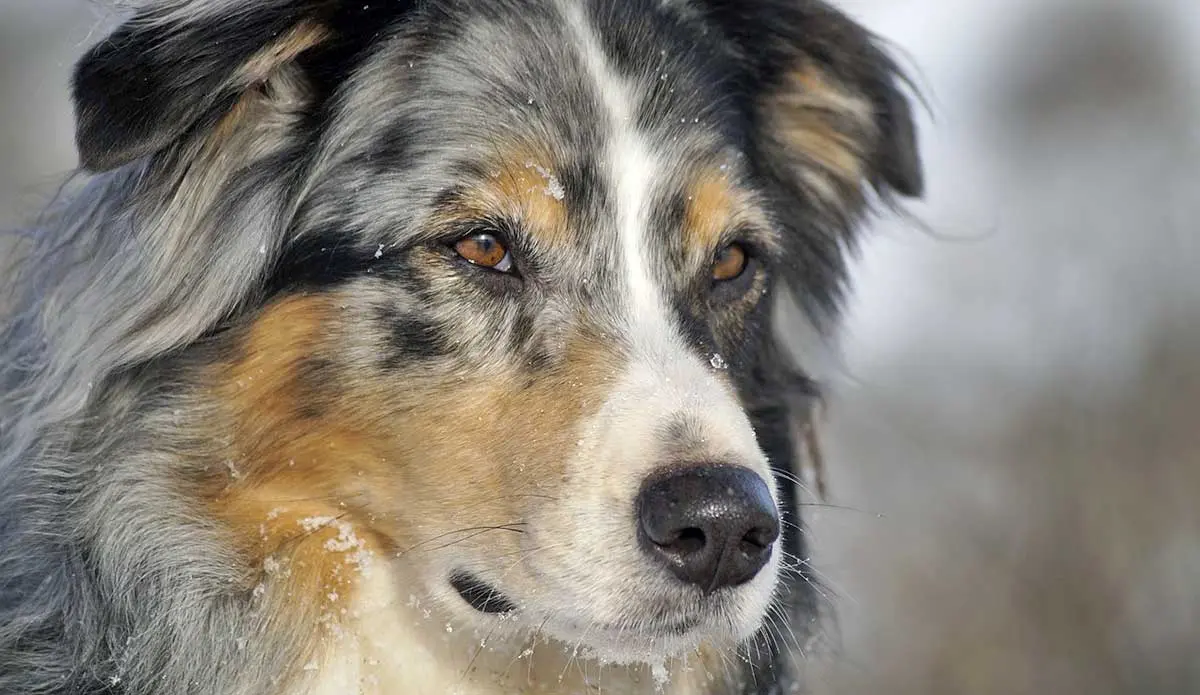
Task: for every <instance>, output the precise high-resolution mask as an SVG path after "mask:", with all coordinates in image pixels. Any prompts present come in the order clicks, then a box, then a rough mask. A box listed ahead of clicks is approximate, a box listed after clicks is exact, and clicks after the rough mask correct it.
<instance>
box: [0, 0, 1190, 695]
mask: <svg viewBox="0 0 1200 695" xmlns="http://www.w3.org/2000/svg"><path fill="white" fill-rule="evenodd" d="M839 4H840V5H841V6H842V7H844V8H845V9H846V10H848V11H849V12H850V13H852V14H853V15H855V16H856V17H857V18H859V19H860V20H861V21H863V22H864V23H865V24H867V25H868V26H869V27H871V28H872V29H873V30H875V31H876V32H877V33H879V34H881V35H882V36H884V37H885V38H886V39H887V40H888V41H889V42H890V43H891V44H892V45H893V47H894V48H895V50H896V51H897V52H898V53H899V55H900V56H901V58H902V60H903V62H904V64H905V65H906V66H907V67H908V68H909V69H910V70H911V71H912V72H913V74H914V75H915V77H916V79H917V82H918V84H919V86H920V87H921V88H922V90H923V91H924V93H925V96H926V97H927V99H928V101H929V105H930V112H929V113H928V114H926V116H925V118H924V119H923V121H922V124H921V126H922V131H923V144H924V148H925V154H926V161H927V163H928V170H929V181H930V196H929V198H928V199H927V200H926V201H924V202H923V203H921V204H919V205H912V206H911V207H910V212H911V214H912V218H913V219H903V218H899V217H889V218H885V219H882V220H880V221H879V222H878V223H876V224H874V225H873V229H872V230H871V231H872V233H871V236H870V238H869V241H868V242H867V243H866V245H865V246H864V248H863V252H862V256H861V258H860V260H859V262H858V263H857V264H856V267H855V274H856V284H857V291H856V295H855V298H854V301H853V302H852V304H851V306H850V313H849V316H848V320H847V322H846V325H845V330H844V332H843V334H842V335H841V336H840V337H839V341H838V342H837V343H836V344H833V345H829V346H826V349H823V350H821V351H819V357H820V359H819V363H820V364H821V365H822V367H821V371H822V373H823V376H824V377H825V378H826V380H827V381H829V382H830V387H831V391H832V399H831V401H830V404H829V405H830V407H829V410H828V416H827V423H826V425H825V427H824V432H823V434H824V449H825V458H826V465H827V469H828V476H829V482H830V485H831V499H830V500H829V502H831V503H833V504H836V505H839V506H837V507H813V508H812V509H810V510H809V519H810V520H811V521H812V523H813V526H814V536H815V548H814V560H813V561H814V563H815V564H816V566H817V567H818V568H819V569H820V571H821V573H822V575H823V579H824V580H825V583H826V585H827V589H826V590H827V591H828V592H829V594H830V598H831V599H833V600H834V601H835V602H836V605H837V606H838V620H837V630H836V631H832V632H831V638H832V639H835V640H836V641H837V646H838V650H837V652H836V653H830V652H829V651H828V650H825V649H821V648H817V649H816V650H815V651H814V653H813V655H812V656H810V658H809V660H808V664H809V667H810V673H811V683H812V686H813V689H814V690H815V691H816V692H819V693H847V694H851V693H852V694H854V695H876V694H884V693H886V694H888V695H893V694H895V695H905V694H908V693H913V694H917V693H920V694H922V695H943V694H945V695H949V694H951V693H954V694H965V695H990V694H993V693H994V694H997V695H999V694H1005V695H1017V694H1025V693H1030V694H1033V693H1039V694H1064V695H1074V694H1076V693H1078V694H1080V695H1084V694H1087V695H1104V694H1107V693H1113V694H1116V693H1122V694H1124V693H1129V694H1133V693H1137V694H1139V695H1157V694H1160V693H1161V694H1164V695H1165V694H1168V693H1169V694H1171V695H1177V694H1200V426H1198V425H1200V423H1198V420H1200V221H1198V220H1200V5H1198V4H1197V3H1196V0H1120V1H1118V0H953V1H951V0H842V2H840V3H839ZM111 19H112V17H111V14H110V12H109V10H107V9H105V6H104V5H102V4H100V3H97V2H89V1H88V0H0V227H4V228H13V227H15V226H17V225H18V224H20V223H21V222H22V221H28V220H29V219H30V218H31V217H32V216H33V215H35V214H36V213H37V211H38V209H39V207H40V205H41V203H42V201H44V200H45V198H46V197H47V196H48V195H49V194H51V193H52V192H53V191H54V189H55V187H56V185H57V184H58V183H59V181H60V180H61V179H62V177H63V176H64V175H65V174H67V173H68V172H69V170H70V169H71V167H72V166H74V163H75V153H74V147H73V143H72V122H71V111H70V108H69V101H68V89H67V81H66V80H67V76H68V74H69V71H70V68H71V62H72V60H73V59H74V58H75V57H76V56H77V55H78V54H80V53H81V52H82V51H83V50H84V49H85V48H86V47H87V46H88V45H90V44H91V43H92V42H93V41H94V40H96V38H98V36H99V35H100V34H102V33H103V29H104V26H105V25H106V23H107V22H108V21H110V20H111ZM3 252H4V251H3V249H2V248H0V253H3ZM3 265H4V264H3V263H0V267H3ZM810 646H811V645H810Z"/></svg>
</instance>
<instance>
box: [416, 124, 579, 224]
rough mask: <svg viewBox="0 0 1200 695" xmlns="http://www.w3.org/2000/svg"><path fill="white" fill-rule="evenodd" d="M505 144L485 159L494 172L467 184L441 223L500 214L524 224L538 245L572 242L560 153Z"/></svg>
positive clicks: (438, 220)
mask: <svg viewBox="0 0 1200 695" xmlns="http://www.w3.org/2000/svg"><path fill="white" fill-rule="evenodd" d="M502 147H504V145H498V146H497V148H496V149H494V150H493V152H494V154H492V156H491V157H489V159H488V161H487V162H486V163H485V164H484V166H485V167H486V168H487V169H489V173H488V176H487V177H486V178H484V179H483V180H482V181H478V182H474V183H472V184H471V185H470V186H468V187H465V188H464V189H463V191H462V195H461V196H460V197H459V198H458V200H457V201H456V205H455V206H454V207H453V208H451V209H448V210H442V211H440V213H439V216H438V219H437V220H436V222H438V223H441V224H453V223H455V222H458V221H461V220H463V219H472V218H480V219H489V218H494V217H496V216H497V215H500V216H504V217H507V218H509V219H512V220H514V221H516V222H518V223H519V224H521V226H522V231H523V232H524V233H525V234H528V235H529V237H530V238H531V239H532V240H533V241H534V243H535V244H539V245H544V246H546V247H549V248H561V247H563V246H566V245H568V244H570V243H571V242H572V241H573V236H572V235H571V226H570V224H569V222H568V211H567V204H566V200H565V197H566V191H565V190H564V188H563V183H562V180H561V179H560V178H559V176H558V174H557V173H555V172H556V165H555V162H554V158H553V157H551V156H550V155H549V154H548V153H547V152H545V151H543V150H542V149H541V148H536V147H526V146H522V145H517V144H513V145H512V146H511V147H509V148H508V149H500V148H502Z"/></svg>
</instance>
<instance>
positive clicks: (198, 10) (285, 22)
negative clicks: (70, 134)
mask: <svg viewBox="0 0 1200 695" xmlns="http://www.w3.org/2000/svg"><path fill="white" fill-rule="evenodd" d="M336 4H337V3H335V2H332V1H331V0H253V1H250V0H246V1H244V2H202V1H199V0H166V1H164V0H151V1H150V2H148V3H146V5H145V7H144V9H142V10H141V11H139V12H138V13H137V14H136V15H135V16H134V17H133V18H132V19H130V20H129V21H127V22H126V23H125V24H123V25H122V26H120V27H119V28H118V29H117V30H116V31H115V32H114V33H113V34H112V35H111V36H109V37H108V38H107V39H106V40H104V41H102V42H101V43H99V44H98V45H97V46H95V47H94V48H92V49H91V50H90V51H89V52H88V53H87V54H86V55H85V56H84V57H83V58H82V59H81V60H80V61H79V63H78V64H77V65H76V68H75V75H74V97H75V111H76V121H77V127H76V128H77V129H76V143H77V145H78V148H79V155H80V162H81V164H82V165H83V167H84V168H86V169H89V170H92V171H105V170H109V169H114V168H116V167H119V166H121V165H123V164H126V163H128V162H131V161H133V160H136V159H139V158H141V157H144V156H147V155H150V154H154V153H156V152H159V151H160V150H162V149H164V148H167V147H168V146H170V145H172V144H173V143H175V142H177V141H178V140H179V139H180V138H182V137H183V136H184V135H185V134H186V133H188V132H190V131H192V130H193V129H212V128H215V127H216V125H217V123H219V122H220V121H221V119H222V118H223V117H224V116H226V115H227V114H228V113H229V112H231V111H232V110H233V109H234V108H235V106H236V105H237V104H238V103H239V101H240V99H241V98H242V96H243V95H244V94H245V93H246V92H247V91H248V90H250V89H252V88H254V87H255V86H256V85H261V84H264V83H266V82H267V81H268V80H269V78H271V76H272V75H274V74H275V73H276V72H277V71H279V70H280V69H282V68H283V67H284V66H286V65H288V64H290V63H292V62H293V61H295V60H296V59H297V58H298V57H299V56H300V55H301V54H303V53H304V52H306V51H308V50H309V49H311V48H313V47H314V46H317V45H319V44H321V43H322V42H323V41H325V40H326V39H327V38H329V35H330V30H329V27H328V24H327V20H328V19H329V18H330V17H331V15H332V12H333V11H334V6H335V5H336Z"/></svg>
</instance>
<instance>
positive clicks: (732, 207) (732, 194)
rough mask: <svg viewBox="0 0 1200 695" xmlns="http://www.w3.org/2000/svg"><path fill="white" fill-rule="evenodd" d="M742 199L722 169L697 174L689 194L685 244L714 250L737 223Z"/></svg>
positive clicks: (685, 216)
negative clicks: (740, 199)
mask: <svg viewBox="0 0 1200 695" xmlns="http://www.w3.org/2000/svg"><path fill="white" fill-rule="evenodd" d="M738 207H739V201H738V199H737V193H736V191H735V190H734V189H733V186H732V183H731V182H730V180H729V177H728V176H727V175H725V174H724V173H722V172H721V171H720V170H718V169H712V170H706V171H704V172H703V173H701V174H700V175H699V176H697V177H696V179H695V181H694V182H693V183H692V185H691V187H690V188H689V189H688V194H687V207H686V208H685V212H684V219H683V238H684V243H685V244H687V246H688V247H689V248H694V249H703V250H704V251H705V252H707V253H711V251H712V249H715V248H716V247H717V244H718V243H720V241H721V237H722V235H723V234H725V233H726V232H727V231H728V230H729V228H730V227H732V226H733V222H734V219H735V217H736V215H737V212H738Z"/></svg>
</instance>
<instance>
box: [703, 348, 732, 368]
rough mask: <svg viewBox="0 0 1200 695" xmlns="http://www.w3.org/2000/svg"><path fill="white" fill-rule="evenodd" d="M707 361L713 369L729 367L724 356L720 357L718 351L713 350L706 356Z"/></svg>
mask: <svg viewBox="0 0 1200 695" xmlns="http://www.w3.org/2000/svg"><path fill="white" fill-rule="evenodd" d="M708 363H709V364H711V365H712V368H713V369H728V368H729V363H728V362H726V361H725V358H724V357H721V354H720V353H719V352H714V353H713V354H712V357H710V358H708Z"/></svg>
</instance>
